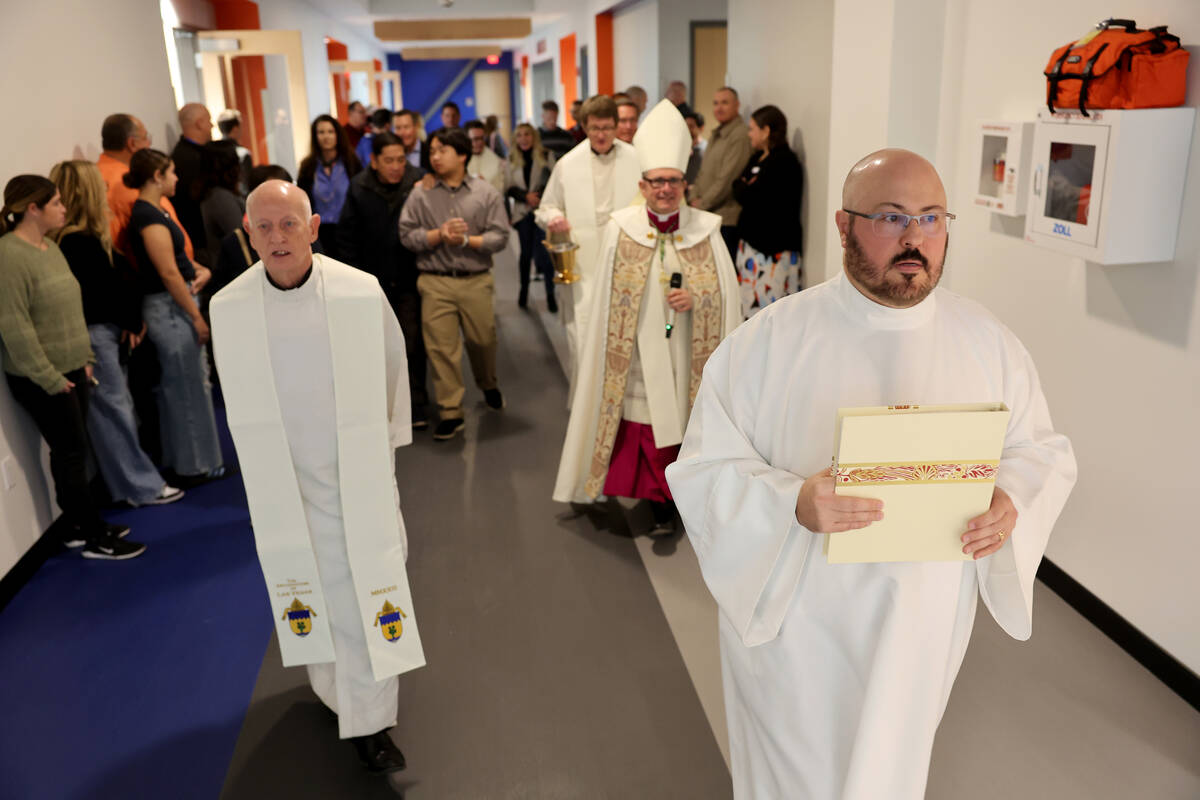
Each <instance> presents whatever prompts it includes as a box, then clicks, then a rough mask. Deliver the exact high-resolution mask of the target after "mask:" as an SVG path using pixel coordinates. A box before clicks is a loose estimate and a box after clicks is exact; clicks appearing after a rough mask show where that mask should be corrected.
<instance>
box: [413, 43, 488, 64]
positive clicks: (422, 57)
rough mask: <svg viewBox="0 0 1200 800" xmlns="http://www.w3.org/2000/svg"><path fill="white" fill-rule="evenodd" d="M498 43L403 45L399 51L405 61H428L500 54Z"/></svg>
mask: <svg viewBox="0 0 1200 800" xmlns="http://www.w3.org/2000/svg"><path fill="white" fill-rule="evenodd" d="M502 50H503V48H502V47H500V46H499V45H490V46H489V45H463V46H461V47H405V48H404V49H402V50H401V51H400V55H401V57H403V58H404V60H405V61H430V60H436V59H441V58H452V59H460V58H487V57H488V56H498V55H500V53H501V51H502Z"/></svg>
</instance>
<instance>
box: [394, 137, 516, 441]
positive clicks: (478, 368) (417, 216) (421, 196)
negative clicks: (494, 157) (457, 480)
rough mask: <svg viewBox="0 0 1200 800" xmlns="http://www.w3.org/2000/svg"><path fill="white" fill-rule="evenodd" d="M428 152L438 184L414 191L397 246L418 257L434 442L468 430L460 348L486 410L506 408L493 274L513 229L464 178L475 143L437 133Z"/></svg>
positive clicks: (499, 199)
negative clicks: (498, 356)
mask: <svg viewBox="0 0 1200 800" xmlns="http://www.w3.org/2000/svg"><path fill="white" fill-rule="evenodd" d="M428 146H429V162H430V165H431V166H432V167H433V174H434V176H436V182H435V183H434V184H433V186H432V187H431V188H429V189H424V190H422V189H417V190H416V191H414V192H413V193H412V194H411V195H410V196H409V198H408V202H406V203H405V204H404V210H403V211H402V212H401V213H400V241H401V242H402V243H403V244H404V246H405V247H407V248H408V249H409V250H411V251H413V252H414V253H416V254H417V272H418V277H417V291H418V292H420V294H421V329H422V332H423V334H424V338H425V350H426V352H427V354H428V356H429V365H430V366H431V367H432V368H433V369H432V371H433V393H434V397H435V399H436V401H437V405H438V417H439V419H440V421H439V422H438V424H437V427H436V428H434V431H433V438H434V439H450V438H452V437H454V436H455V435H456V434H457V433H458V432H459V431H461V430H462V429H463V427H464V425H465V423H464V421H463V406H462V401H463V395H464V394H465V393H466V388H465V387H464V386H463V378H462V345H461V344H460V341H465V342H466V347H467V358H469V359H470V361H471V372H472V373H473V374H474V375H475V383H476V385H478V386H479V388H480V389H482V390H483V398H484V401H485V402H486V403H487V406H488V408H490V409H492V410H494V411H499V410H500V409H502V408H504V396H503V395H502V394H500V389H499V386H498V384H497V382H496V317H495V315H494V313H493V311H492V296H493V295H494V294H495V284H494V282H493V280H492V273H491V269H492V253H495V252H497V251H499V250H502V249H504V247H505V245H506V244H507V243H508V230H509V224H508V213H507V212H506V211H505V208H504V198H503V196H502V195H501V194H500V193H499V192H497V191H496V189H495V187H493V186H492V185H491V184H489V183H488V182H487V181H485V180H483V179H481V178H477V177H473V176H471V175H468V174H467V159H469V158H470V157H471V141H470V139H468V138H467V134H466V133H465V132H464V131H463V130H462V128H442V129H440V130H438V131H435V132H434V133H433V135H432V136H430V137H429V142H428ZM460 323H461V330H462V338H461V340H460V338H459V329H460Z"/></svg>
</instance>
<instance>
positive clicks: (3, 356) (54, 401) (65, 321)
mask: <svg viewBox="0 0 1200 800" xmlns="http://www.w3.org/2000/svg"><path fill="white" fill-rule="evenodd" d="M65 221H66V209H65V208H63V204H62V198H61V197H60V196H59V193H58V187H56V186H55V185H54V183H53V182H52V181H49V180H47V179H46V178H43V177H42V176H41V175H18V176H17V177H15V178H13V179H12V180H11V181H9V182H8V185H7V186H5V187H4V206H3V208H0V233H3V234H4V236H2V237H0V361H3V362H4V371H5V372H6V373H7V376H6V377H7V379H8V386H9V389H11V390H12V394H13V398H14V399H15V400H16V401H17V402H18V403H19V404H20V405H21V406H22V407H23V408H24V409H25V410H26V411H28V412H29V416H31V417H32V418H33V421H34V424H36V425H37V428H38V430H39V431H40V432H41V434H42V437H43V438H44V439H45V440H46V444H48V445H49V446H50V472H51V473H52V474H53V476H54V495H55V499H56V500H57V501H58V505H59V507H60V508H61V509H62V516H60V517H59V518H58V519H57V520H55V521H54V524H53V525H51V526H50V532H49V535H50V537H51V538H56V539H58V540H59V541H60V542H62V544H64V545H66V546H68V547H78V546H80V545H86V547H85V548H84V551H83V555H84V556H85V557H87V558H101V559H125V558H133V557H134V556H138V555H141V553H142V551H143V550H145V549H146V547H145V545H141V544H135V543H133V542H128V541H123V540H122V538H121V537H122V536H124V535H125V534H127V533H129V529H128V528H124V527H118V526H109V525H108V524H107V523H105V521H104V520H103V519H101V518H100V513H99V511H98V510H97V508H96V504H95V502H94V501H93V500H92V496H91V493H90V492H89V491H88V478H87V462H88V436H87V423H86V422H85V419H86V417H87V403H88V390H89V389H90V388H91V381H92V377H93V375H92V360H93V359H92V347H91V343H90V342H89V341H88V331H87V324H86V323H85V322H84V320H83V303H82V301H81V300H80V296H79V284H78V283H77V282H76V281H75V278H74V276H72V275H71V269H70V267H68V266H67V261H66V259H65V258H63V254H62V251H61V250H59V249H58V245H56V244H55V243H54V242H52V241H51V240H50V239H48V238H46V234H47V233H49V232H50V231H52V230H55V229H56V228H61V227H62V225H63V223H64V222H65Z"/></svg>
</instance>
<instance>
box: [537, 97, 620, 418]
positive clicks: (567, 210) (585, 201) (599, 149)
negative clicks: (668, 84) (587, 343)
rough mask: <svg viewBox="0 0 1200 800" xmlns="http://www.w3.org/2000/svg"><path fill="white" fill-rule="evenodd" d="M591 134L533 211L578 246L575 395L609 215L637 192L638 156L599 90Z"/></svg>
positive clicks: (568, 314) (573, 310)
mask: <svg viewBox="0 0 1200 800" xmlns="http://www.w3.org/2000/svg"><path fill="white" fill-rule="evenodd" d="M579 114H580V117H581V118H582V121H583V129H584V131H585V132H586V133H587V139H585V140H584V141H582V142H580V143H579V144H577V145H575V147H573V148H572V149H571V150H570V152H568V153H566V154H565V155H564V156H563V157H562V158H560V159H559V160H558V162H557V163H556V164H555V165H554V171H553V172H551V173H550V181H549V183H547V184H546V191H545V192H543V193H542V200H541V202H540V203H539V204H538V207H537V210H536V211H535V212H534V218H535V219H536V220H537V224H538V225H540V226H541V227H542V228H544V229H545V230H546V232H547V233H550V234H563V233H568V232H569V233H570V235H571V238H573V239H574V240H575V243H576V244H578V245H579V249H578V250H576V251H575V271H576V272H577V273H579V275H580V279H579V280H578V281H576V282H575V283H572V284H569V285H567V286H565V287H564V288H565V290H566V291H565V294H566V295H567V297H566V299H565V301H564V302H563V303H562V309H563V310H562V320H563V327H565V328H566V330H567V379H568V381H569V383H570V390H569V392H568V395H569V397H574V394H575V379H576V375H577V374H578V371H579V362H580V356H579V348H580V346H581V344H582V342H583V332H584V331H585V330H586V329H587V327H588V314H589V313H591V307H592V302H591V300H592V294H593V291H592V290H593V287H594V286H595V285H596V274H597V273H598V272H599V271H600V268H601V265H600V263H599V258H600V240H601V238H602V237H603V236H604V226H605V225H607V224H608V218H609V215H611V214H612V213H613V212H614V211H617V210H619V209H622V208H625V207H626V206H628V205H629V203H630V202H631V201H632V200H634V198H635V197H637V193H638V176H639V175H640V174H641V170H640V167H639V165H638V157H637V154H636V153H635V151H634V149H633V147H632V146H631V145H628V144H626V143H625V142H622V141H619V140H617V138H616V134H617V106H616V103H614V102H613V100H612V98H611V97H608V96H606V95H596V96H595V97H592V98H590V99H589V100H588V101H587V102H586V103H584V104H583V108H582V109H580V111H579Z"/></svg>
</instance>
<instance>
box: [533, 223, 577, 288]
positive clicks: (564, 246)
mask: <svg viewBox="0 0 1200 800" xmlns="http://www.w3.org/2000/svg"><path fill="white" fill-rule="evenodd" d="M542 244H543V245H544V246H545V248H546V250H547V251H548V252H549V253H550V260H551V261H553V262H554V282H555V283H575V282H576V281H578V280H579V279H580V277H581V276H580V274H579V273H578V272H576V271H575V251H576V250H578V249H579V245H578V244H576V243H575V242H573V241H571V234H570V232H569V231H561V232H558V233H550V234H548V235H547V236H546V240H545V241H544V242H542Z"/></svg>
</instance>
